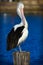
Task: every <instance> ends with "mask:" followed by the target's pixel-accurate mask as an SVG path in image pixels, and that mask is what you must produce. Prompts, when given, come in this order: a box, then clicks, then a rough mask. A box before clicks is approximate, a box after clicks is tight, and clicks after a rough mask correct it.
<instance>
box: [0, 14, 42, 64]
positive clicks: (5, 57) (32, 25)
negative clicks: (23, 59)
mask: <svg viewBox="0 0 43 65" xmlns="http://www.w3.org/2000/svg"><path fill="white" fill-rule="evenodd" d="M26 19H27V22H28V25H29V27H28V30H29V35H28V38H27V39H26V40H25V41H24V42H23V43H22V44H21V48H22V50H23V51H29V52H30V65H43V16H38V15H28V16H26ZM20 21H21V20H20V18H19V17H18V16H11V15H7V16H3V14H0V65H13V56H12V53H13V52H15V49H12V50H10V51H7V50H6V48H7V43H6V41H7V35H8V33H9V32H10V30H11V29H12V27H13V26H14V25H15V24H17V23H20ZM17 49H18V47H17ZM18 50H19V49H18Z"/></svg>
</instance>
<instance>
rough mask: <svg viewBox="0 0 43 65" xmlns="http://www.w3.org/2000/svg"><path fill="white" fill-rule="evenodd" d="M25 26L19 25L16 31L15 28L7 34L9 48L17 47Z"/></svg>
mask: <svg viewBox="0 0 43 65" xmlns="http://www.w3.org/2000/svg"><path fill="white" fill-rule="evenodd" d="M23 29H24V26H21V27H18V28H17V29H16V30H15V31H14V28H13V29H12V30H11V31H10V33H9V34H8V36H7V50H11V49H13V48H15V47H16V46H17V44H18V40H19V38H20V37H21V36H22V33H21V32H22V30H23Z"/></svg>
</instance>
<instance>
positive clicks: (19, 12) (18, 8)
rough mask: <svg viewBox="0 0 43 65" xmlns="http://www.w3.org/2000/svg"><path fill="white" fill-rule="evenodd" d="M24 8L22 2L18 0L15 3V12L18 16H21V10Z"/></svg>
mask: <svg viewBox="0 0 43 65" xmlns="http://www.w3.org/2000/svg"><path fill="white" fill-rule="evenodd" d="M23 9H24V4H23V3H22V2H19V3H18V5H17V14H18V15H19V16H20V18H21V13H22V12H23Z"/></svg>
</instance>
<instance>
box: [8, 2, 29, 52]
mask: <svg viewBox="0 0 43 65" xmlns="http://www.w3.org/2000/svg"><path fill="white" fill-rule="evenodd" d="M17 14H18V16H19V17H20V19H21V22H20V24H17V25H15V26H13V28H12V29H11V31H10V32H9V33H8V36H7V50H11V49H13V48H16V46H19V48H20V44H21V43H22V42H23V41H25V40H26V38H27V36H28V23H27V21H26V18H25V16H24V4H23V3H22V2H19V3H18V4H17ZM20 51H21V48H20Z"/></svg>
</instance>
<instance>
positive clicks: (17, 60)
mask: <svg viewBox="0 0 43 65" xmlns="http://www.w3.org/2000/svg"><path fill="white" fill-rule="evenodd" d="M13 61H14V65H29V63H30V53H29V52H15V53H13Z"/></svg>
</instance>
